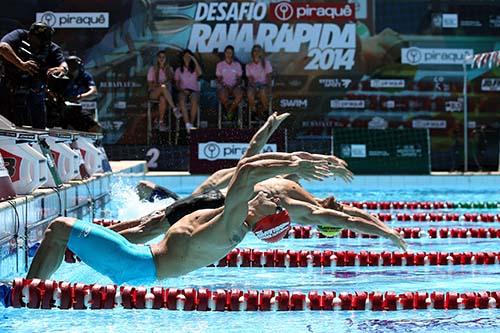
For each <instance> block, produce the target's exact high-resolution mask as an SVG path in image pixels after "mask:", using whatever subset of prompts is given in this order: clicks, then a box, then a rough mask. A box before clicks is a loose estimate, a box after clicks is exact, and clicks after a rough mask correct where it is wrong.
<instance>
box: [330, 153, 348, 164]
mask: <svg viewBox="0 0 500 333" xmlns="http://www.w3.org/2000/svg"><path fill="white" fill-rule="evenodd" d="M327 159H328V162H330V163H331V164H335V165H341V166H344V167H347V162H346V161H344V160H343V159H341V158H338V157H337V156H335V155H330V156H328V158H327Z"/></svg>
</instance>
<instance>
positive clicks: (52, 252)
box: [26, 217, 76, 279]
mask: <svg viewBox="0 0 500 333" xmlns="http://www.w3.org/2000/svg"><path fill="white" fill-rule="evenodd" d="M75 222H76V219H74V218H70V217H58V218H56V219H55V220H54V221H52V222H51V223H50V225H49V226H48V228H47V230H46V231H45V235H44V237H43V240H42V242H41V244H40V247H39V248H38V250H37V252H36V255H35V257H34V258H33V262H32V263H31V266H30V268H29V271H28V274H27V276H26V278H28V279H32V278H40V279H48V278H50V277H51V275H52V274H53V273H54V272H55V271H56V270H57V269H58V268H59V266H60V265H61V262H62V260H63V257H64V252H65V251H66V245H67V243H68V240H69V236H70V234H71V229H72V228H73V225H74V224H75Z"/></svg>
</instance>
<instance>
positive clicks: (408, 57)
mask: <svg viewBox="0 0 500 333" xmlns="http://www.w3.org/2000/svg"><path fill="white" fill-rule="evenodd" d="M473 54H474V50H473V49H430V48H419V47H410V48H402V49H401V63H403V64H410V65H426V64H434V65H462V64H463V63H464V61H465V58H466V57H468V56H472V55H473Z"/></svg>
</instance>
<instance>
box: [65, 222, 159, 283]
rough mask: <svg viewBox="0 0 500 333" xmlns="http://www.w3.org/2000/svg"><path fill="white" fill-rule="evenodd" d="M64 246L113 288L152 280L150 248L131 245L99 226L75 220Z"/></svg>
mask: <svg viewBox="0 0 500 333" xmlns="http://www.w3.org/2000/svg"><path fill="white" fill-rule="evenodd" d="M67 246H68V248H69V249H70V250H71V251H73V252H74V253H75V254H76V255H77V256H78V257H79V258H80V259H81V260H82V261H83V262H84V263H86V264H87V265H89V266H90V267H92V268H93V269H95V270H96V271H98V272H99V273H101V274H104V275H106V276H108V277H109V278H110V279H111V280H113V282H114V283H116V284H122V283H125V282H130V281H133V280H141V281H150V282H152V281H154V280H156V266H155V262H154V259H153V254H152V253H151V248H150V247H149V246H146V245H137V244H133V243H131V242H129V241H128V240H127V239H126V238H125V237H123V236H122V235H120V234H119V233H117V232H115V231H112V230H109V229H107V228H105V227H103V226H100V225H97V224H93V223H88V222H83V221H81V220H77V221H76V222H75V224H74V225H73V229H72V231H71V234H70V237H69V240H68V245H67Z"/></svg>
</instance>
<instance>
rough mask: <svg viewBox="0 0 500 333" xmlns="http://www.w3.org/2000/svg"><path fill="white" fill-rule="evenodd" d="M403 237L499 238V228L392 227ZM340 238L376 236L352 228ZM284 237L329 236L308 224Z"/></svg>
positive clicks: (296, 228) (342, 232)
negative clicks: (357, 231)
mask: <svg viewBox="0 0 500 333" xmlns="http://www.w3.org/2000/svg"><path fill="white" fill-rule="evenodd" d="M394 230H396V231H397V232H399V233H400V234H401V236H402V237H403V238H412V239H419V238H500V228H439V229H438V228H429V229H427V230H422V229H421V228H418V227H406V228H394ZM338 237H340V238H357V237H361V238H378V236H375V235H368V234H359V233H356V232H354V231H352V230H348V229H343V230H342V231H341V232H340V234H339V235H338ZM285 238H295V239H305V238H329V237H326V236H325V235H323V234H322V233H320V232H319V231H318V230H316V229H312V228H311V227H310V226H301V225H299V226H294V227H292V229H290V231H289V232H288V234H287V235H286V236H285Z"/></svg>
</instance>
